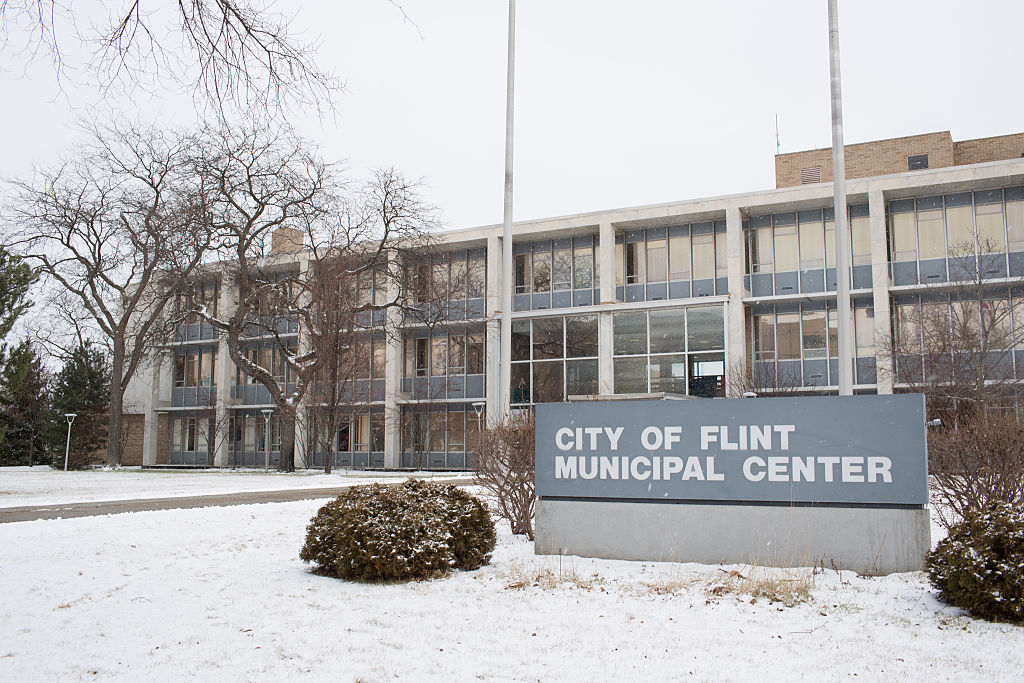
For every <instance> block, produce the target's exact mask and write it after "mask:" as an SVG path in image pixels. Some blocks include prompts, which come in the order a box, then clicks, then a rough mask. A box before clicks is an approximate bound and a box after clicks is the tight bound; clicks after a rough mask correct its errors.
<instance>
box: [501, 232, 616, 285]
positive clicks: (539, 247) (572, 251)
mask: <svg viewBox="0 0 1024 683" xmlns="http://www.w3.org/2000/svg"><path fill="white" fill-rule="evenodd" d="M594 241H595V238H594V237H593V236H589V235H588V236H584V237H582V238H581V237H577V238H574V239H572V240H568V239H566V240H556V241H555V242H554V243H552V242H536V243H534V244H532V245H530V246H529V247H528V248H529V251H521V253H518V254H516V255H515V257H514V259H513V260H514V263H513V265H512V269H513V275H514V276H515V293H516V294H545V293H547V292H560V291H568V290H571V289H591V288H593V287H597V286H598V281H599V278H598V271H599V269H600V268H599V266H598V265H597V247H596V246H595V245H594ZM517 248H518V245H517ZM523 248H524V249H525V248H526V247H523Z"/></svg>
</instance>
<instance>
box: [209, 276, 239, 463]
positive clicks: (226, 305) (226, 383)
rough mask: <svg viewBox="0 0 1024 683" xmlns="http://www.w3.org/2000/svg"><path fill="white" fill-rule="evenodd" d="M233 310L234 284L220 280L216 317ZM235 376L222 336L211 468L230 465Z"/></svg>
mask: <svg viewBox="0 0 1024 683" xmlns="http://www.w3.org/2000/svg"><path fill="white" fill-rule="evenodd" d="M234 309H235V283H234V282H232V281H231V279H230V278H227V277H224V278H221V283H220V301H219V302H218V303H217V315H218V316H219V317H220V318H225V317H227V316H228V315H230V314H231V312H232V311H234ZM234 374H235V364H234V363H232V362H231V354H230V353H228V341H227V337H225V336H224V335H223V334H222V335H220V339H219V341H218V342H217V405H216V408H215V410H216V418H215V421H214V430H215V433H216V436H215V438H214V442H213V444H214V445H213V466H214V467H229V466H230V465H231V454H230V453H229V452H228V446H229V439H230V434H229V433H228V423H229V422H230V416H231V413H230V411H229V409H228V408H229V406H230V405H231V402H232V401H231V380H232V379H233V377H234Z"/></svg>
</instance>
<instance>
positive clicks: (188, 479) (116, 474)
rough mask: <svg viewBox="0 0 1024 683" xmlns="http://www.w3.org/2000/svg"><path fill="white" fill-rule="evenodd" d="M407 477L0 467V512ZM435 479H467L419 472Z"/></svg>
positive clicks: (314, 472)
mask: <svg viewBox="0 0 1024 683" xmlns="http://www.w3.org/2000/svg"><path fill="white" fill-rule="evenodd" d="M407 476H409V473H407V472H367V471H360V470H336V471H335V472H334V473H333V474H324V473H323V472H321V471H318V470H299V471H296V472H292V473H279V472H275V471H270V472H265V471H262V470H242V471H232V470H199V471H196V470H141V469H139V468H122V469H118V470H84V471H72V472H63V471H61V470H55V469H52V468H50V467H46V466H38V467H31V468H30V467H0V508H4V507H18V506H22V505H52V504H58V503H85V502H94V501H107V500H136V499H140V498H172V497H173V498H177V497H181V496H199V495H204V494H219V493H242V492H250V491H277V490H283V489H300V488H302V489H306V488H320V487H326V486H347V485H350V484H365V483H369V482H372V481H395V480H396V478H400V479H401V478H405V477H407ZM416 476H423V477H433V478H437V479H443V478H450V477H453V476H454V477H458V476H463V477H464V476H466V475H465V474H461V475H459V474H458V473H456V474H452V473H430V472H419V473H416Z"/></svg>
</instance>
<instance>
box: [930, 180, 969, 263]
mask: <svg viewBox="0 0 1024 683" xmlns="http://www.w3.org/2000/svg"><path fill="white" fill-rule="evenodd" d="M969 197H970V195H968V199H967V205H966V206H949V204H947V205H946V240H947V242H948V247H947V249H948V253H949V255H950V256H962V255H964V254H973V253H974V212H973V211H972V210H971V201H970V198H969ZM940 220H941V219H940ZM941 225H942V224H941V222H940V223H939V226H940V227H939V230H941V229H942V228H941ZM940 235H941V232H940ZM921 252H922V258H924V247H923V245H922V248H921Z"/></svg>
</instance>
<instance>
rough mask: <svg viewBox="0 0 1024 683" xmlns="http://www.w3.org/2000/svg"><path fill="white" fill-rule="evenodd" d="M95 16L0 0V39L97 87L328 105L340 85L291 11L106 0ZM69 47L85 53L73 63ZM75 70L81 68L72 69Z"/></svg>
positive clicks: (204, 2) (45, 1)
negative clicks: (166, 87) (176, 89)
mask: <svg viewBox="0 0 1024 683" xmlns="http://www.w3.org/2000/svg"><path fill="white" fill-rule="evenodd" d="M99 12H102V15H100V16H91V17H90V16H86V14H87V11H86V10H83V9H81V8H80V6H75V7H74V8H73V7H72V5H71V4H70V3H63V2H58V1H57V0H3V1H2V2H0V47H2V48H5V49H6V51H7V52H8V53H10V52H16V51H21V52H22V53H23V54H27V56H28V58H29V59H32V58H38V57H49V58H50V59H51V60H52V62H53V65H54V70H55V72H56V75H57V78H58V82H60V81H63V80H68V79H71V80H75V79H78V80H81V79H84V78H91V79H93V80H94V81H95V84H96V85H97V86H99V87H100V88H101V89H103V90H110V89H113V88H124V89H126V90H128V91H130V90H131V87H132V86H136V85H141V86H147V87H148V88H149V89H152V88H153V87H154V86H156V85H158V84H161V83H168V84H173V85H180V86H183V87H186V88H191V89H193V91H194V92H195V94H196V98H197V101H202V102H205V103H210V104H212V105H213V106H214V107H215V108H217V109H219V110H221V112H223V111H224V109H225V107H226V105H228V104H231V105H235V106H237V107H239V108H241V109H244V110H248V111H252V110H253V109H256V108H261V109H263V110H270V111H275V110H279V109H281V108H282V107H283V106H284V105H289V104H290V105H294V106H296V107H301V108H310V107H314V108H318V109H319V108H322V107H323V106H325V105H327V106H329V105H330V103H331V99H332V97H333V96H334V94H335V93H336V92H337V91H338V90H339V88H340V87H341V86H340V84H339V82H338V80H337V79H336V78H335V77H334V76H333V75H332V74H331V73H329V72H326V71H324V70H323V69H321V68H320V67H319V66H318V65H317V63H316V60H315V54H316V49H317V47H318V46H317V45H316V44H315V43H311V42H306V41H304V40H302V39H300V38H299V37H298V36H297V34H296V33H295V32H294V31H293V30H292V29H291V26H290V24H291V23H292V21H293V18H292V17H287V16H284V15H282V14H280V13H277V12H274V11H272V10H271V9H270V8H269V7H268V6H266V5H265V4H264V3H256V2H252V1H250V0H180V1H179V2H176V3H144V2H141V1H140V0H126V1H125V2H120V3H113V4H111V3H106V4H105V5H104V6H103V7H102V8H101V9H100V10H99ZM76 52H82V53H83V54H85V55H87V57H86V58H85V60H84V62H83V63H79V62H78V61H77V59H76ZM78 71H81V72H83V75H82V76H79V74H78V73H76V72H78Z"/></svg>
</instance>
